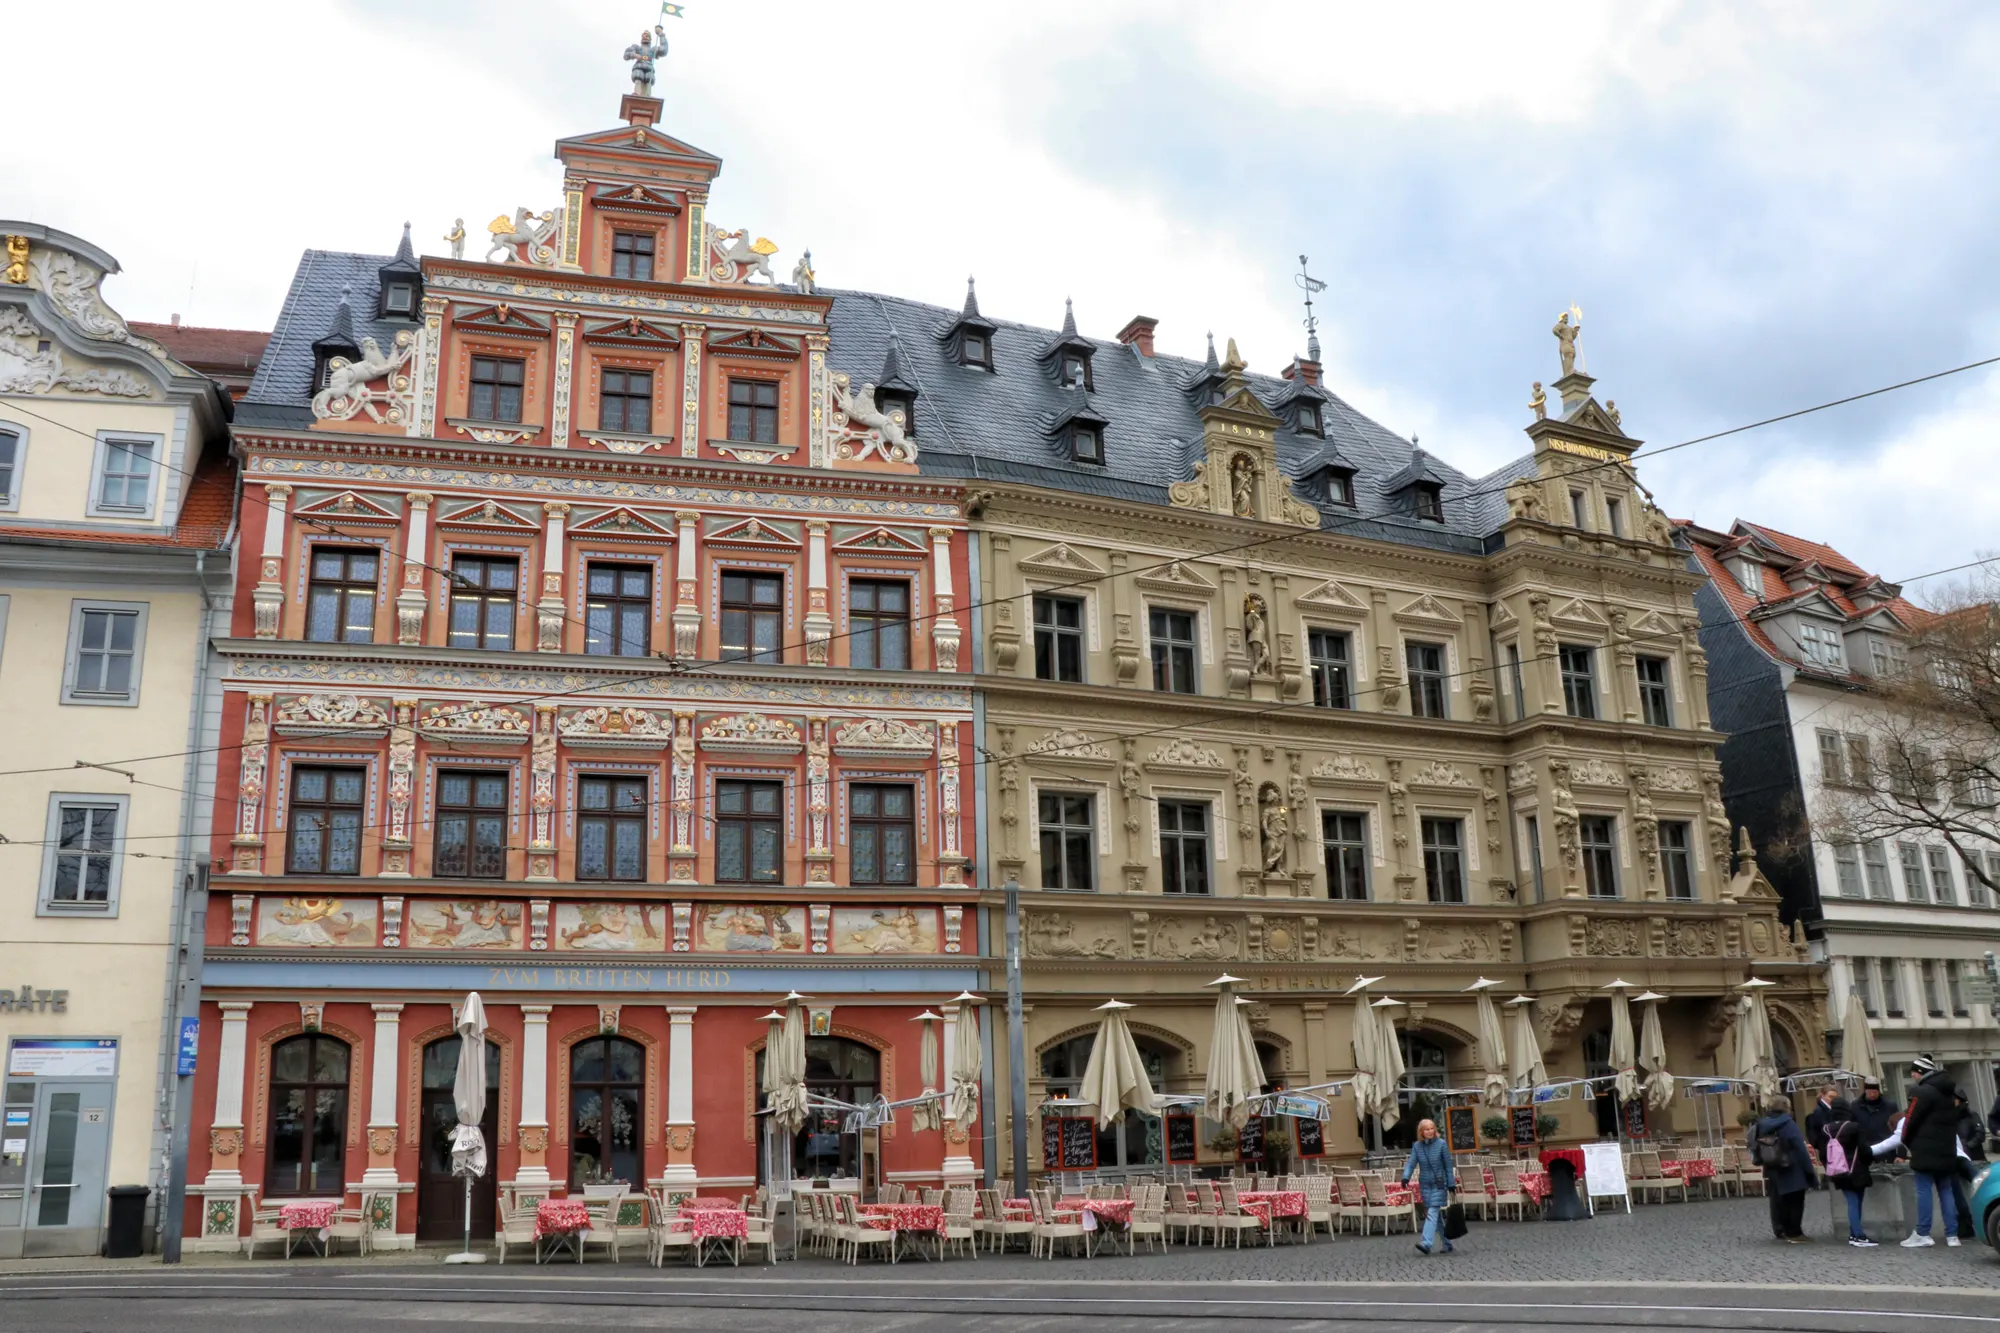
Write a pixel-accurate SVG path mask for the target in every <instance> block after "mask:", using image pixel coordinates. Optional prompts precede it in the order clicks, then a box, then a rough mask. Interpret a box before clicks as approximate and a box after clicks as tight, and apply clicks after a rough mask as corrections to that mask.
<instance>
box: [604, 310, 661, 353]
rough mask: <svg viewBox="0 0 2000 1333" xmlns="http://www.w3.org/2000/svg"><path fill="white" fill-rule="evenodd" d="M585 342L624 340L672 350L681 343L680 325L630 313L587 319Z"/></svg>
mask: <svg viewBox="0 0 2000 1333" xmlns="http://www.w3.org/2000/svg"><path fill="white" fill-rule="evenodd" d="M583 340H584V341H585V342H623V343H635V344H639V345H644V346H654V347H660V348H663V349H665V350H668V351H672V350H673V349H674V348H677V347H679V346H680V345H681V337H680V326H679V325H677V324H665V323H660V322H658V321H655V320H650V319H641V318H640V317H639V316H637V315H630V316H627V317H626V318H624V319H586V320H585V321H583Z"/></svg>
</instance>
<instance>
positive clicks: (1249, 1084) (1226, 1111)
mask: <svg viewBox="0 0 2000 1333" xmlns="http://www.w3.org/2000/svg"><path fill="white" fill-rule="evenodd" d="M1241 980H1242V978H1241V977H1232V976H1230V975H1229V974H1228V973H1226V972H1225V973H1223V974H1222V975H1221V976H1219V977H1217V978H1216V979H1215V980H1214V981H1211V982H1209V983H1208V984H1209V985H1211V986H1216V987H1219V988H1220V989H1219V991H1218V993H1217V994H1216V997H1215V1022H1214V1024H1213V1027H1212V1029H1211V1031H1210V1033H1209V1039H1208V1081H1207V1083H1206V1084H1205V1085H1204V1086H1203V1088H1202V1094H1203V1103H1202V1109H1203V1114H1205V1115H1206V1116H1207V1117H1208V1118H1209V1119H1210V1120H1214V1121H1217V1122H1219V1123H1221V1124H1226V1125H1228V1126H1229V1127H1230V1128H1231V1129H1241V1128H1243V1126H1244V1124H1245V1123H1246V1122H1247V1121H1248V1120H1249V1119H1250V1106H1249V1101H1250V1099H1251V1098H1252V1097H1254V1096H1256V1095H1257V1092H1258V1089H1259V1088H1261V1087H1262V1086H1263V1081H1264V1080H1263V1070H1262V1069H1261V1068H1260V1067H1259V1066H1258V1064H1257V1048H1256V1047H1255V1046H1249V1047H1248V1049H1247V1050H1246V1049H1245V1047H1246V1045H1248V1043H1247V1041H1246V1033H1247V1028H1246V1027H1245V1025H1244V1022H1243V1019H1242V1018H1241V1017H1240V1016H1239V1015H1238V1014H1237V1012H1236V997H1235V996H1234V995H1233V994H1231V993H1230V990H1229V987H1230V984H1231V983H1232V982H1236V981H1241Z"/></svg>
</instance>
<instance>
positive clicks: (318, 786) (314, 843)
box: [285, 766, 368, 875]
mask: <svg viewBox="0 0 2000 1333" xmlns="http://www.w3.org/2000/svg"><path fill="white" fill-rule="evenodd" d="M367 792H368V770H367V769H365V768H320V767H314V766H307V767H300V768H295V769H293V770H292V805H291V810H290V811H289V814H288V823H287V825H286V827H287V830H288V835H289V836H287V837H286V839H285V873H286V874H289V875H358V874H360V873H361V825H362V814H363V811H364V801H365V798H366V796H367Z"/></svg>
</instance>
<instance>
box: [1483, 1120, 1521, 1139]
mask: <svg viewBox="0 0 2000 1333" xmlns="http://www.w3.org/2000/svg"><path fill="white" fill-rule="evenodd" d="M1513 1129H1514V1125H1513V1122H1512V1121H1510V1120H1508V1119H1507V1117H1506V1116H1504V1115H1489V1116H1487V1117H1486V1118H1485V1119H1484V1120H1482V1121H1480V1122H1479V1132H1480V1133H1481V1134H1484V1135H1485V1136H1486V1141H1487V1142H1488V1143H1506V1142H1507V1141H1508V1140H1509V1139H1510V1138H1511V1137H1512V1135H1513Z"/></svg>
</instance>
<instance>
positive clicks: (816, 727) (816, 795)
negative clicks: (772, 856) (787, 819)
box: [806, 717, 833, 884]
mask: <svg viewBox="0 0 2000 1333" xmlns="http://www.w3.org/2000/svg"><path fill="white" fill-rule="evenodd" d="M832 786H833V764H832V761H831V760H830V759H829V758H828V751H827V738H826V719H825V718H823V717H808V718H807V719H806V883H808V884H831V883H833V838H832V834H831V824H832V821H831V820H830V819H829V818H828V815H829V813H830V812H831V810H832V808H833V799H832Z"/></svg>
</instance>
